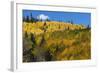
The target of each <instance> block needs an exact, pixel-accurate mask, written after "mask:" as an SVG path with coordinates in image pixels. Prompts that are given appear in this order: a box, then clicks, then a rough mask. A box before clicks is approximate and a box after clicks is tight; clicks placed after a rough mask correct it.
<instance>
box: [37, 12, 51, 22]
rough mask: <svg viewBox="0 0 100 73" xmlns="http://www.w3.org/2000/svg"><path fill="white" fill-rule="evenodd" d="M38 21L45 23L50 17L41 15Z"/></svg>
mask: <svg viewBox="0 0 100 73" xmlns="http://www.w3.org/2000/svg"><path fill="white" fill-rule="evenodd" d="M37 19H39V20H42V21H45V20H47V19H49V17H48V16H47V15H44V14H40V15H38V16H37Z"/></svg>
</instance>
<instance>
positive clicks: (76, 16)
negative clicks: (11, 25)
mask: <svg viewBox="0 0 100 73" xmlns="http://www.w3.org/2000/svg"><path fill="white" fill-rule="evenodd" d="M31 13H32V16H33V17H34V18H37V16H39V15H41V14H44V15H46V16H48V17H49V19H50V20H53V21H63V22H67V21H73V22H74V24H83V25H85V26H88V25H89V26H91V13H83V12H60V11H59V12H56V11H38V10H23V16H24V17H26V16H30V14H31Z"/></svg>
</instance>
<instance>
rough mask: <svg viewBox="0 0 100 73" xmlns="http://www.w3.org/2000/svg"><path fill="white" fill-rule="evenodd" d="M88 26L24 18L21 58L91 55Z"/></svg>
mask: <svg viewBox="0 0 100 73" xmlns="http://www.w3.org/2000/svg"><path fill="white" fill-rule="evenodd" d="M90 37H91V29H88V28H86V27H85V26H83V25H78V24H70V23H64V22H56V21H50V22H49V21H46V22H39V21H38V22H34V23H27V22H23V51H24V52H23V62H40V61H62V60H86V59H90V58H91V44H90V42H91V38H90Z"/></svg>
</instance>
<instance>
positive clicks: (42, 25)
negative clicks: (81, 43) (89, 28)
mask: <svg viewBox="0 0 100 73" xmlns="http://www.w3.org/2000/svg"><path fill="white" fill-rule="evenodd" d="M85 28H86V27H85V26H83V25H77V24H71V23H64V22H56V21H50V22H49V21H47V22H40V21H38V22H36V23H34V22H33V23H27V22H23V31H24V32H27V33H33V34H41V33H43V32H44V29H45V30H46V32H54V31H62V30H76V29H85Z"/></svg>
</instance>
